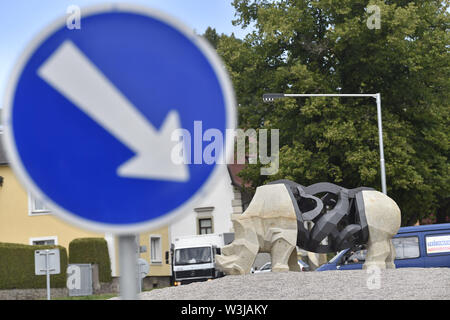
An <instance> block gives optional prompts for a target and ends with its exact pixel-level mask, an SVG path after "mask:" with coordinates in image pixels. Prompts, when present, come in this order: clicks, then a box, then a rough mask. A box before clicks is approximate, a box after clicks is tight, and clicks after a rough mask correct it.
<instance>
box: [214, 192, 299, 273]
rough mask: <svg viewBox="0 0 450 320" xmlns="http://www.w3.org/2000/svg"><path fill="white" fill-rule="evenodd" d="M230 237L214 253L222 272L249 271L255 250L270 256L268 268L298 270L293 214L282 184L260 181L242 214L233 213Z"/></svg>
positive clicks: (295, 224)
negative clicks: (230, 240) (216, 252)
mask: <svg viewBox="0 0 450 320" xmlns="http://www.w3.org/2000/svg"><path fill="white" fill-rule="evenodd" d="M232 221H233V227H234V239H235V240H234V241H233V242H232V243H231V244H229V245H227V246H225V247H223V248H222V255H218V256H216V262H217V264H218V266H219V269H221V270H223V271H224V272H225V273H226V274H245V273H249V272H250V269H251V267H252V265H253V262H254V261H255V258H256V255H257V254H258V252H268V253H270V254H271V256H272V271H275V272H276V271H288V270H292V271H300V267H299V265H298V263H297V250H296V242H297V217H296V215H295V210H294V206H293V205H292V201H291V198H290V196H289V193H288V191H287V189H286V186H285V185H284V184H272V185H264V186H261V187H259V188H257V189H256V193H255V195H254V197H253V199H252V201H251V202H250V205H249V206H248V208H247V210H245V212H244V213H243V214H240V215H233V218H232Z"/></svg>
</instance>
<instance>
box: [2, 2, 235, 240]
mask: <svg viewBox="0 0 450 320" xmlns="http://www.w3.org/2000/svg"><path fill="white" fill-rule="evenodd" d="M105 12H128V13H135V14H141V15H145V16H149V17H152V18H156V19H160V20H162V21H164V22H166V23H167V24H169V25H170V26H172V27H173V28H174V29H176V30H178V31H179V32H181V33H182V34H183V35H185V36H186V37H187V38H188V39H190V40H191V41H192V43H194V44H195V45H196V46H197V48H198V49H199V50H200V51H201V52H202V53H203V54H204V55H205V56H206V58H207V59H208V61H209V63H210V64H211V66H212V68H213V70H214V71H215V73H216V75H217V76H218V81H219V83H220V85H221V88H222V93H223V96H224V99H225V107H226V117H227V119H226V128H227V129H235V128H236V124H237V120H236V119H237V116H236V99H235V95H234V90H233V86H232V83H231V81H230V79H229V77H228V74H227V73H226V71H225V66H224V64H223V62H222V61H221V59H220V58H219V56H218V55H217V53H216V52H215V50H214V49H213V48H212V46H211V45H210V44H209V43H208V41H207V40H205V39H203V38H202V37H201V36H199V35H197V34H195V32H194V31H193V29H191V28H189V27H187V26H186V25H184V23H182V22H180V21H179V20H177V19H175V18H173V17H171V16H169V15H167V14H165V13H163V12H161V11H159V10H155V9H152V8H148V7H144V6H140V5H130V4H120V3H119V4H107V5H97V6H90V7H87V8H85V9H81V17H82V18H83V17H86V16H90V15H94V14H98V13H105ZM66 19H67V17H66V16H63V17H61V18H59V19H57V20H56V21H55V22H54V23H52V24H50V25H49V26H48V27H47V28H45V29H44V30H42V31H41V32H40V33H39V34H38V35H37V36H36V37H35V38H34V39H33V40H32V41H31V42H30V43H29V44H28V46H27V47H26V49H25V50H24V52H23V53H22V54H21V55H20V57H19V59H18V61H17V62H16V64H15V66H14V68H13V71H12V74H11V76H10V78H9V80H8V82H7V86H6V92H5V99H4V104H3V106H4V110H3V112H4V117H3V119H4V137H3V139H4V140H3V141H4V144H5V149H6V152H7V156H8V160H9V162H10V164H11V167H12V169H13V171H14V173H15V174H16V176H17V177H18V179H19V180H20V182H21V183H22V184H23V185H25V186H26V188H27V189H28V190H29V191H31V193H32V194H34V195H36V196H37V197H39V198H40V199H42V200H43V201H45V202H46V204H47V205H48V206H49V207H50V209H51V210H52V212H54V213H55V214H56V215H57V216H59V217H61V218H62V219H63V220H65V221H67V222H69V223H72V224H74V225H76V226H78V227H81V228H84V229H89V230H92V231H97V232H102V233H104V232H111V233H115V234H130V233H139V232H144V231H148V230H150V229H156V228H160V227H163V226H166V225H168V224H169V223H171V222H172V221H174V219H175V218H176V217H178V216H180V215H181V214H182V213H183V212H184V213H186V212H191V211H192V210H193V209H194V207H195V204H196V203H197V202H198V201H199V200H201V197H202V196H204V195H205V193H206V192H208V190H210V189H211V187H213V186H214V183H215V182H216V181H217V179H218V178H220V177H221V175H222V174H223V173H224V172H225V173H226V170H225V168H221V166H225V165H221V164H216V165H215V168H214V169H213V172H212V173H211V174H210V176H209V177H208V180H207V181H206V182H205V183H203V185H202V187H201V188H199V189H198V190H197V191H196V193H195V194H194V195H193V196H192V197H191V198H190V199H189V200H187V201H186V202H185V203H183V204H182V205H181V206H179V207H178V208H176V209H174V210H173V211H171V212H168V213H167V214H165V215H164V216H161V217H158V218H156V219H152V220H150V221H147V222H142V223H134V224H129V225H121V226H120V225H114V224H107V223H99V222H94V221H90V220H88V219H85V218H82V217H80V216H78V215H76V214H75V213H71V212H69V211H67V210H65V209H64V208H62V207H60V206H59V205H58V204H56V203H55V202H53V201H52V200H51V199H50V198H49V197H47V196H46V195H45V193H44V192H42V191H41V190H40V188H39V187H38V186H37V185H36V184H35V183H34V181H33V180H32V179H31V177H30V176H29V175H28V172H27V171H26V170H25V168H24V166H23V164H22V161H21V159H20V157H19V154H18V152H17V150H16V144H15V141H14V135H13V128H12V119H11V111H12V110H11V108H12V106H13V98H14V92H15V90H16V86H17V82H18V80H19V77H20V75H21V74H22V71H23V69H24V67H25V66H26V63H27V62H28V60H29V58H30V57H31V56H32V55H33V53H34V52H35V50H36V49H37V48H38V47H39V46H40V45H41V44H42V42H44V41H45V40H46V39H47V38H48V36H49V35H51V34H52V33H54V32H55V31H57V30H58V29H59V28H61V27H64V26H65V25H66ZM225 147H226V148H225V149H224V150H223V152H225V150H232V149H231V148H232V147H233V139H229V140H228V141H227V142H226V146H225ZM221 169H223V170H221Z"/></svg>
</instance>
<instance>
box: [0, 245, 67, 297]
mask: <svg viewBox="0 0 450 320" xmlns="http://www.w3.org/2000/svg"><path fill="white" fill-rule="evenodd" d="M44 249H59V256H60V261H61V265H60V266H61V273H60V274H55V275H50V286H51V287H52V288H64V287H66V277H67V275H66V271H67V250H66V248H64V247H61V246H55V245H46V246H34V245H33V246H31V245H24V244H16V243H4V242H0V289H31V288H46V287H47V283H46V276H36V275H35V274H34V251H36V250H44Z"/></svg>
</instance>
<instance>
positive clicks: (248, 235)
mask: <svg viewBox="0 0 450 320" xmlns="http://www.w3.org/2000/svg"><path fill="white" fill-rule="evenodd" d="M400 220H401V218H400V209H399V207H398V206H397V204H396V203H395V202H394V201H393V200H392V199H391V198H389V197H388V196H387V195H385V194H383V193H381V192H378V191H376V190H374V189H371V188H366V187H361V188H356V189H346V188H343V187H340V186H338V185H335V184H332V183H326V182H325V183H317V184H313V185H311V186H308V187H304V186H302V185H300V184H298V183H295V182H292V181H289V180H278V181H275V182H272V183H270V184H267V185H264V186H261V187H258V188H257V189H256V193H255V195H254V197H253V199H252V201H251V202H250V204H249V206H248V208H247V209H246V210H245V212H244V213H243V214H241V215H234V216H233V218H232V222H233V227H234V232H235V240H234V241H233V242H232V243H231V244H229V245H227V246H225V247H224V248H223V249H222V254H221V255H218V256H217V257H216V262H217V264H218V267H219V269H221V270H222V271H223V272H224V273H226V274H245V273H249V272H250V269H251V267H252V265H253V263H254V261H255V258H256V255H257V254H258V253H259V252H267V253H270V254H271V258H272V271H274V272H281V271H300V269H299V266H298V263H297V250H296V247H297V246H298V247H300V248H302V249H304V250H307V251H312V252H317V253H326V252H336V251H339V250H342V249H345V248H350V247H352V246H354V245H358V244H367V256H366V261H365V264H364V266H363V267H364V268H368V267H370V266H377V267H379V268H381V269H385V268H395V265H394V258H395V249H394V247H393V245H392V242H391V239H392V237H393V236H394V235H395V234H396V233H397V232H398V229H399V228H400ZM308 224H309V225H310V226H311V225H312V227H308V226H307V225H308ZM325 239H326V240H327V241H324V240H325Z"/></svg>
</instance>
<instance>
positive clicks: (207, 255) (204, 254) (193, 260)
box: [175, 247, 211, 265]
mask: <svg viewBox="0 0 450 320" xmlns="http://www.w3.org/2000/svg"><path fill="white" fill-rule="evenodd" d="M209 262H211V247H197V248H184V249H177V250H175V264H176V265H188V264H197V263H209Z"/></svg>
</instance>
